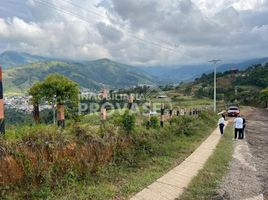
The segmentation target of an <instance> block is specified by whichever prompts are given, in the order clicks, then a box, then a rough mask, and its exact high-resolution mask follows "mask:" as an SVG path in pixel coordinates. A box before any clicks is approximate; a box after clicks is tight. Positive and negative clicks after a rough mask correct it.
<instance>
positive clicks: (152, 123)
mask: <svg viewBox="0 0 268 200" xmlns="http://www.w3.org/2000/svg"><path fill="white" fill-rule="evenodd" d="M150 127H152V128H159V127H160V126H159V120H158V117H157V116H152V117H151V119H150Z"/></svg>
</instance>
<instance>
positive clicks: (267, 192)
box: [219, 107, 268, 200]
mask: <svg viewBox="0 0 268 200" xmlns="http://www.w3.org/2000/svg"><path fill="white" fill-rule="evenodd" d="M242 115H243V113H242ZM244 116H245V118H246V119H247V127H246V139H245V140H241V141H234V153H233V159H232V161H231V163H230V170H229V172H228V174H227V176H226V177H225V179H224V180H223V182H222V184H221V187H220V190H219V194H220V195H219V196H220V198H219V199H230V200H268V111H267V110H264V109H259V108H252V107H250V108H248V109H246V112H244Z"/></svg>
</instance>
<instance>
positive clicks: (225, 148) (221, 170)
mask: <svg viewBox="0 0 268 200" xmlns="http://www.w3.org/2000/svg"><path fill="white" fill-rule="evenodd" d="M231 138H232V128H231V126H228V127H227V129H226V131H225V135H224V136H223V138H222V139H221V141H220V143H219V144H218V146H217V148H216V151H215V152H214V154H213V155H212V156H211V157H210V158H209V160H208V162H207V163H206V165H205V167H204V168H203V169H202V170H201V171H200V172H199V174H198V175H197V176H196V177H195V178H194V179H193V180H192V182H191V183H190V186H189V187H188V189H187V191H186V192H184V194H183V196H182V197H181V198H180V200H192V199H200V200H201V199H204V200H207V199H212V198H213V197H215V196H217V188H218V186H219V183H220V182H221V180H222V178H223V177H224V175H225V174H226V172H227V171H228V167H229V162H230V160H231V158H232V151H233V148H232V139H231Z"/></svg>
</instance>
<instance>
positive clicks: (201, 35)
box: [0, 0, 268, 65]
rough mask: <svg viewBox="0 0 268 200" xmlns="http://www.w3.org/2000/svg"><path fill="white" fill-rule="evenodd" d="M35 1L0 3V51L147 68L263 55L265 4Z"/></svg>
mask: <svg viewBox="0 0 268 200" xmlns="http://www.w3.org/2000/svg"><path fill="white" fill-rule="evenodd" d="M39 1H40V0H27V1H24V2H22V1H19V0H1V2H0V11H1V13H0V42H1V45H0V48H1V51H4V50H10V49H11V50H19V51H27V52H29V53H36V54H42V55H50V56H56V57H66V58H75V59H97V58H103V57H108V58H111V59H115V60H117V61H121V62H126V63H129V64H144V65H155V64H175V63H191V62H204V61H206V60H207V59H208V58H211V57H218V56H219V55H220V57H221V58H224V59H235V58H239V59H240V58H241V59H243V58H249V57H252V56H253V57H261V56H267V53H266V52H268V46H267V45H265V44H267V37H266V36H267V34H268V29H267V26H268V22H267V19H266V17H267V15H268V0H218V1H215V0H192V1H190V0H146V1H143V0H103V1H101V0H93V1H82V0H68V1H64V0H41V1H42V2H44V1H45V2H48V3H44V4H42V3H41V4H40V3H38V2H39ZM70 2H71V3H70ZM46 4H47V5H48V6H47V5H46ZM79 18H80V19H79ZM160 46H162V47H163V48H160ZM171 48H172V49H173V50H172V51H168V50H166V49H171ZM175 51H176V52H175Z"/></svg>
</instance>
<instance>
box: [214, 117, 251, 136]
mask: <svg viewBox="0 0 268 200" xmlns="http://www.w3.org/2000/svg"><path fill="white" fill-rule="evenodd" d="M218 124H219V128H220V132H221V135H223V133H224V126H225V115H224V114H222V115H221V118H220V119H219V122H218ZM245 128H246V119H245V118H244V117H242V116H241V115H240V114H239V115H238V116H237V117H236V118H235V119H234V138H233V139H234V140H238V139H240V140H242V139H244V138H245Z"/></svg>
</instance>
